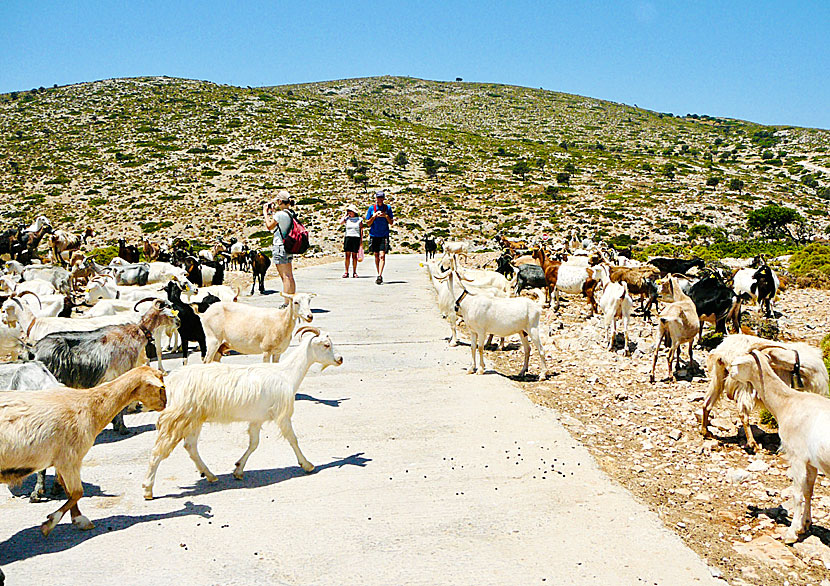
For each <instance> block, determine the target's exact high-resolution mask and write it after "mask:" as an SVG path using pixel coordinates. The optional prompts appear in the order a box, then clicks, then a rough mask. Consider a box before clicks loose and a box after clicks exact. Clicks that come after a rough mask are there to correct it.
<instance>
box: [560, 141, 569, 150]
mask: <svg viewBox="0 0 830 586" xmlns="http://www.w3.org/2000/svg"><path fill="white" fill-rule="evenodd" d="M569 146H570V145H569V144H568V141H567V140H563V141H562V142H560V143H559V148H562V149H565V150H568V147H569Z"/></svg>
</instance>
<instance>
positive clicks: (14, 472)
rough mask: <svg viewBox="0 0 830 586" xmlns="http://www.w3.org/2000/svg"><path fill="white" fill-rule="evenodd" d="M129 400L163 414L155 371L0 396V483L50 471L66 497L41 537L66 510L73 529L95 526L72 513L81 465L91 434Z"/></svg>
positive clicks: (79, 488)
mask: <svg viewBox="0 0 830 586" xmlns="http://www.w3.org/2000/svg"><path fill="white" fill-rule="evenodd" d="M135 401H141V403H143V404H144V406H145V407H147V408H148V409H153V410H160V409H164V406H165V403H166V397H165V392H164V382H163V381H162V373H161V372H159V371H157V370H155V369H152V368H150V367H148V366H143V367H140V368H136V369H133V370H131V371H129V372H127V373H126V374H123V375H121V376H120V377H119V378H117V379H115V380H114V381H112V382H108V383H104V384H102V385H99V386H97V387H93V388H91V389H67V388H64V387H59V388H56V389H49V390H44V391H8V392H4V393H0V482H3V483H6V484H17V483H19V482H20V481H22V480H23V479H24V478H26V477H27V476H28V475H29V474H32V473H33V472H36V471H38V470H44V469H46V468H48V467H50V466H54V467H55V471H56V472H57V476H58V477H59V478H60V480H61V484H63V487H64V489H66V493H67V495H68V497H69V499H68V500H67V501H66V503H64V505H63V506H62V507H60V508H59V509H58V510H57V511H55V512H54V513H52V514H51V515H49V516H48V517H47V518H46V522H45V523H43V525H41V527H40V530H41V532H42V533H43V535H44V536H48V535H49V533H50V532H51V531H52V529H54V528H55V526H56V525H57V524H58V523H59V522H60V520H61V519H62V518H63V516H64V514H65V513H66V512H67V511H70V512H71V515H72V524H73V525H75V526H76V527H78V528H79V529H82V530H86V529H93V528H94V527H95V525H93V524H92V522H91V521H90V520H89V519H87V518H86V517H84V516H83V515H82V514H81V511H80V510H79V509H78V500H79V499H80V498H81V497H82V496H83V495H84V489H83V485H82V484H81V464H82V461H83V459H84V456H85V455H86V453H87V452H88V451H89V449H90V448H91V447H92V444H93V443H94V442H95V438H96V437H97V435H98V434H99V433H100V432H101V431H102V430H103V429H104V427H106V425H107V424H108V423H109V422H110V421H111V420H112V418H113V417H115V415H116V414H117V413H119V412H120V411H121V410H122V409H123V408H124V407H125V406H126V405H128V404H129V403H132V402H135Z"/></svg>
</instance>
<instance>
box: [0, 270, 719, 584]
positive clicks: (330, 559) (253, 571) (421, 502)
mask: <svg viewBox="0 0 830 586" xmlns="http://www.w3.org/2000/svg"><path fill="white" fill-rule="evenodd" d="M419 260H420V259H419V258H418V257H415V256H393V257H391V258H390V260H389V263H388V269H387V274H386V283H385V284H384V285H382V286H377V285H375V282H374V271H373V270H372V269H373V267H372V266H370V263H371V259H368V258H367V260H366V261H365V262H364V263H362V266H361V270H362V272H363V273H364V276H363V277H362V278H360V279H342V278H341V274H342V271H343V267H342V265H340V264H338V265H326V266H319V267H313V268H308V269H303V270H300V271H298V274H297V282H298V286H299V290H300V291H314V292H317V293H318V296H317V297H316V298H315V300H314V306H315V307H316V308H317V309H316V313H315V322H314V323H315V325H317V326H319V327H321V328H323V329H325V330H327V331H329V332H330V333H331V336H332V339H333V340H334V342H335V346H336V347H337V348H338V349H339V350H340V352H341V353H342V355H343V356H344V358H345V362H344V364H343V366H341V367H339V368H329V369H327V370H325V371H323V372H320V371H319V368H316V369H312V371H311V372H310V373H309V375H308V377H307V378H306V380H305V382H304V384H303V386H302V387H301V389H300V394H299V395H298V397H297V398H298V401H297V405H296V411H295V415H294V419H293V422H294V429H295V430H296V432H297V435H298V437H299V441H300V445H301V447H302V449H303V452H304V453H305V455H306V457H308V458H309V460H311V461H312V462H313V463H314V464H315V465H316V466H317V472H316V473H314V474H311V475H306V474H305V473H303V472H302V470H301V469H300V468H299V466H297V464H296V460H295V459H294V455H293V453H292V451H291V448H290V446H289V445H288V443H287V442H285V441H284V440H283V439H282V438H281V437H279V434H278V432H277V430H276V426H274V425H273V424H271V425H269V426H266V427H265V429H264V431H263V438H262V441H261V443H260V446H259V449H258V450H257V451H256V452H255V453H254V454H253V456H252V457H251V459H250V461H249V462H248V466H247V471H246V474H245V479H244V480H243V481H237V480H235V479H234V478H233V476H232V475H231V471H232V470H233V465H234V462H235V461H236V459H237V458H238V457H239V456H240V455H241V454H242V452H243V451H244V449H245V446H246V445H247V434H246V432H245V426H244V425H243V424H235V425H230V426H219V425H209V426H206V428H205V430H204V432H203V433H202V439H201V443H200V451H201V453H202V456H203V458H204V459H205V461H206V462H207V463H208V465H209V466H210V467H211V469H212V470H213V471H214V473H216V474H218V475H219V476H220V478H219V482H217V483H216V484H212V485H209V484H208V483H207V482H206V481H204V480H202V479H200V478H199V475H198V473H197V472H196V469H195V467H194V466H193V464H192V463H191V462H190V460H189V458H188V457H187V454H186V452H185V451H184V449H183V448H182V447H181V446H179V447H178V448H176V450H175V451H174V453H173V455H172V456H171V457H170V458H169V459H168V460H165V461H164V462H163V463H162V465H161V468H160V470H159V475H158V479H157V482H156V489H155V494H156V499H155V500H153V501H149V502H147V501H144V500H143V499H142V491H141V481H142V478H143V476H144V473H145V471H146V466H147V458H148V454H149V451H150V448H151V446H152V443H153V441H154V437H155V432H154V431H153V428H152V423H153V422H154V421H155V418H156V415H155V414H151V413H146V414H137V415H132V416H128V418H127V419H128V422H127V423H128V425H130V426H131V427H134V428H136V429H137V432H138V433H136V434H134V435H131V436H128V437H126V438H121V437H118V436H115V435H114V434H113V433H112V432H111V431H106V432H104V434H102V436H101V438H100V439H99V442H98V444H97V445H96V446H95V447H93V448H92V450H91V451H90V453H89V455H88V457H87V460H86V461H85V465H84V469H83V473H82V475H83V479H84V481H85V489H86V494H87V497H85V498H84V499H82V501H81V509H82V510H83V511H84V513H85V514H86V515H87V516H88V517H89V518H90V519H92V520H93V522H95V524H96V525H97V527H96V529H94V530H92V531H89V532H80V531H77V530H76V529H75V528H74V527H72V526H71V525H70V524H69V523H68V516H67V518H66V519H65V520H64V522H63V523H62V524H61V525H59V526H58V527H57V528H56V529H55V531H54V532H53V533H52V535H51V536H50V537H49V538H48V539H44V538H43V537H42V536H41V534H40V532H39V531H38V527H39V525H40V523H41V522H42V521H43V520H44V518H45V516H46V515H47V513H49V512H51V511H52V510H54V509H55V508H57V506H58V503H57V502H55V501H52V502H47V503H41V504H30V503H29V502H28V501H27V499H25V498H12V497H10V496H7V491H6V490H5V489H0V520H2V521H0V567H2V568H3V570H4V571H5V573H6V575H7V582H6V583H7V584H9V585H22V584H26V585H30V584H46V583H55V584H91V583H93V582H94V583H114V584H118V585H119V586H123V585H126V584H156V585H158V584H200V585H202V584H253V583H263V584H321V585H338V584H355V585H375V584H377V585H396V584H423V585H435V584H470V585H473V584H474V585H487V584H493V585H496V584H498V585H503V584H517V585H525V584H545V583H547V584H557V585H558V584H603V585H608V584H625V585H627V584H632V585H634V584H649V585H651V584H660V585H668V584H672V585H675V584H684V585H686V584H715V583H719V584H723V582H720V581H716V580H714V579H713V578H712V577H711V575H710V572H709V569H708V568H707V566H706V564H705V562H704V561H703V560H701V559H700V558H699V557H698V556H697V555H696V554H695V553H693V552H692V551H691V550H689V549H688V548H687V547H685V546H684V545H683V543H682V541H681V540H680V539H679V538H678V537H677V536H676V535H674V534H673V533H672V532H670V531H668V530H667V529H666V528H665V527H663V526H662V524H661V523H660V521H659V519H658V518H657V516H656V515H654V514H652V513H651V512H649V511H648V510H647V509H646V508H645V507H644V506H642V505H641V504H640V503H638V502H637V501H635V500H634V498H633V497H632V496H631V495H629V494H628V493H627V492H626V491H625V490H623V489H622V488H620V487H619V486H617V485H615V484H613V483H612V482H610V481H609V480H608V478H607V477H606V476H605V475H604V474H603V473H602V472H600V471H599V470H598V469H597V466H596V465H595V463H594V462H593V460H592V459H591V457H590V456H589V454H588V453H587V451H586V450H585V449H583V448H582V446H580V445H579V444H578V443H577V442H576V441H575V440H574V439H573V438H571V437H570V436H569V435H568V433H567V432H566V431H565V429H564V428H563V427H562V425H560V424H559V422H558V420H557V414H556V413H555V412H553V411H550V410H547V409H543V408H540V407H537V406H534V405H533V404H532V403H531V402H530V401H529V400H528V399H527V398H526V397H525V396H524V395H523V394H522V392H521V390H520V389H519V388H518V387H517V386H516V385H515V384H514V383H513V382H512V381H511V380H509V379H508V378H505V377H504V376H501V375H499V374H497V373H495V372H491V373H488V374H486V375H484V376H469V375H466V374H465V369H466V367H467V364H468V360H469V350H468V348H467V347H466V346H465V347H459V348H454V349H451V348H448V347H447V346H446V338H447V336H448V334H449V329H448V327H447V326H446V324H445V322H443V321H442V320H441V319H440V318H439V316H438V314H437V311H436V309H435V304H434V302H433V297H432V292H431V289H430V286H429V284H428V283H427V281H426V278H425V277H424V276H423V274H422V272H421V269H419V267H418V262H419ZM271 287H272V288H273V287H274V283H271ZM245 301H248V300H247V299H246V300H245ZM253 302H254V303H257V304H263V305H277V304H278V303H280V302H281V298H280V297H279V296H278V295H276V294H271V295H267V296H265V297H259V296H257V297H255V298H254V301H253ZM197 357H198V355H197ZM193 359H194V357H193V356H192V357H191V360H193ZM258 359H259V358H258V357H248V356H235V357H230V358H228V360H230V361H232V362H240V363H246V362H254V361H257V360H258ZM179 363H180V360H179V359H175V364H177V365H178V364H179ZM173 364H174V359H169V360H168V361H167V366H168V368H171V367H173ZM531 372H532V373H533V372H538V363H537V362H536V361H535V360H534V357H532V358H531ZM30 488H31V483H29V484H26V485H24V487H22V488H20V489H15V492H16V493H18V494H23V493H24V492H27V490H26V489H30Z"/></svg>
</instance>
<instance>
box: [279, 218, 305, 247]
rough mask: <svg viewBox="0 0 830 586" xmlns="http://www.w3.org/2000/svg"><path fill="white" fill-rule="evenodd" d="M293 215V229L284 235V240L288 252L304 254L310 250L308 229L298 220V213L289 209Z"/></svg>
mask: <svg viewBox="0 0 830 586" xmlns="http://www.w3.org/2000/svg"><path fill="white" fill-rule="evenodd" d="M288 215H289V216H291V229H290V230H289V231H288V234H286V235H284V236H283V238H282V242H283V244H284V245H285V252H287V253H288V254H302V253H304V252H305V251H306V250H308V230H306V228H305V226H303V225H302V224H300V223H299V222H298V221H297V214H295V213H294V212H293V211H292V210H288Z"/></svg>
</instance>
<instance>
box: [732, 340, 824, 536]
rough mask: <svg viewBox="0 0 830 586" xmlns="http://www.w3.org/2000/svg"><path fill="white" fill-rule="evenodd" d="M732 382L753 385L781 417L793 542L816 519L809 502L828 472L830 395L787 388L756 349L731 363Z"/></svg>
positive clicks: (779, 426) (759, 397)
mask: <svg viewBox="0 0 830 586" xmlns="http://www.w3.org/2000/svg"><path fill="white" fill-rule="evenodd" d="M733 383H734V384H743V385H749V386H751V387H752V388H753V389H754V391H755V392H756V393H757V395H758V399H760V400H761V401H763V403H764V405H766V406H767V408H768V409H769V410H770V412H771V413H772V414H773V415H774V416H775V419H776V421H777V422H778V435H779V436H780V437H781V450H782V451H783V452H784V453H785V454H786V456H787V459H788V460H789V462H790V478H792V481H793V485H792V489H793V490H792V492H793V496H794V499H795V507H794V508H793V511H792V514H793V520H792V523H790V527H789V528H788V529H787V532H786V533H785V534H784V538H783V541H784V543H795V542H796V541H798V536H799V535H801V534H803V533H806V532H807V530H808V529H809V528H810V525H811V524H812V514H811V511H810V508H811V504H812V503H811V501H812V496H813V487H814V486H815V482H816V476H817V474H818V471H819V470H820V471H821V472H823V473H824V474H830V435H828V433H827V430H828V429H830V401H828V400H827V399H825V398H824V397H820V396H818V395H814V394H812V393H799V392H798V391H794V390H792V389H791V388H789V387H788V386H787V385H786V384H785V383H783V382H782V381H781V380H780V379H779V378H778V376H776V374H775V371H774V370H773V369H772V367H771V366H770V364H769V359H768V358H767V356H765V353H764V352H758V351H757V350H753V351H752V352H751V355H749V356H746V355H744V356H741V357H740V358H737V359H735V360H734V361H733V362H732V363H731V364H730V365H729V376H728V379H727V385H729V384H733Z"/></svg>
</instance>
